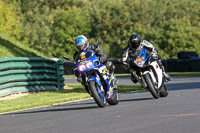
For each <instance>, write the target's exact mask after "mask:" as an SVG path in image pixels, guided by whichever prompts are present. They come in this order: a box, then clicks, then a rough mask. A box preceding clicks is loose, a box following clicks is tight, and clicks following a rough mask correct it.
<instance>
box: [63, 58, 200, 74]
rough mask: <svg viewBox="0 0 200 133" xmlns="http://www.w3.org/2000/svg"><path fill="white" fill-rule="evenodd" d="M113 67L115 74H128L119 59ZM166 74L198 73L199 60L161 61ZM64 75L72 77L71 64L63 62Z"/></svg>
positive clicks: (70, 62) (113, 60)
mask: <svg viewBox="0 0 200 133" xmlns="http://www.w3.org/2000/svg"><path fill="white" fill-rule="evenodd" d="M111 61H112V62H113V64H114V65H115V73H116V74H122V73H130V72H129V71H128V70H127V69H125V68H124V67H123V64H122V62H121V59H112V60H111ZM162 63H163V65H164V67H165V71H166V72H200V58H197V57H195V58H190V59H167V60H162ZM64 68H65V69H64V73H65V75H72V74H73V73H72V69H73V62H72V61H66V62H64Z"/></svg>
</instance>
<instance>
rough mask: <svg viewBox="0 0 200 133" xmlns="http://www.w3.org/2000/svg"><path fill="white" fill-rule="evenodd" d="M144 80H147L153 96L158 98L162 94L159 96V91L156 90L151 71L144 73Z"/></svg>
mask: <svg viewBox="0 0 200 133" xmlns="http://www.w3.org/2000/svg"><path fill="white" fill-rule="evenodd" d="M144 80H145V81H146V84H147V86H148V89H149V91H150V92H151V94H152V96H153V97H154V98H155V99H158V98H159V97H160V96H159V94H158V91H157V90H156V88H155V86H154V85H153V83H152V79H151V77H150V75H149V73H147V74H145V75H144Z"/></svg>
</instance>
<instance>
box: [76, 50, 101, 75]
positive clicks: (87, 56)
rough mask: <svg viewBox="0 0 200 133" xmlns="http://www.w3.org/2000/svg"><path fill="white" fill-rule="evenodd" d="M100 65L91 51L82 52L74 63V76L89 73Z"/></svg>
mask: <svg viewBox="0 0 200 133" xmlns="http://www.w3.org/2000/svg"><path fill="white" fill-rule="evenodd" d="M100 64H101V63H100V61H99V59H98V58H97V56H96V55H95V53H94V52H93V51H92V50H88V51H86V50H84V51H83V52H82V53H81V54H80V56H79V59H78V61H77V62H75V63H74V74H75V75H76V76H79V75H80V74H83V73H85V72H88V71H91V70H92V69H94V68H95V67H97V66H98V65H100Z"/></svg>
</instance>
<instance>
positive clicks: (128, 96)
mask: <svg viewBox="0 0 200 133" xmlns="http://www.w3.org/2000/svg"><path fill="white" fill-rule="evenodd" d="M67 81H69V80H68V79H67ZM119 84H132V83H131V81H130V79H129V78H128V79H127V78H122V77H121V78H119ZM133 87H134V86H133ZM167 88H168V90H169V95H168V97H166V98H160V99H157V100H156V99H153V98H152V96H151V94H150V93H149V92H147V91H141V92H132V93H121V94H120V103H119V104H118V105H115V106H109V105H107V106H106V107H105V108H99V107H98V106H97V104H96V103H95V102H94V100H93V99H87V100H84V101H78V102H71V103H64V104H60V105H54V106H49V107H40V108H36V109H30V110H25V111H19V112H12V113H8V114H3V115H0V133H200V77H173V80H172V81H171V82H168V83H167Z"/></svg>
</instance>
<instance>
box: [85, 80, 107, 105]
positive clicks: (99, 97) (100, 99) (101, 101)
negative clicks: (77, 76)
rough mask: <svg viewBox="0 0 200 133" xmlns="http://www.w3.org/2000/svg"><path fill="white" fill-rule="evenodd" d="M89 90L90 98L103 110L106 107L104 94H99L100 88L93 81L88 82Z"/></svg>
mask: <svg viewBox="0 0 200 133" xmlns="http://www.w3.org/2000/svg"><path fill="white" fill-rule="evenodd" d="M89 86H90V90H91V93H92V96H93V98H94V100H95V102H96V103H97V105H98V106H99V107H100V108H103V107H105V106H106V98H105V94H104V92H101V88H100V87H99V86H98V85H97V84H96V82H95V81H90V82H89Z"/></svg>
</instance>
